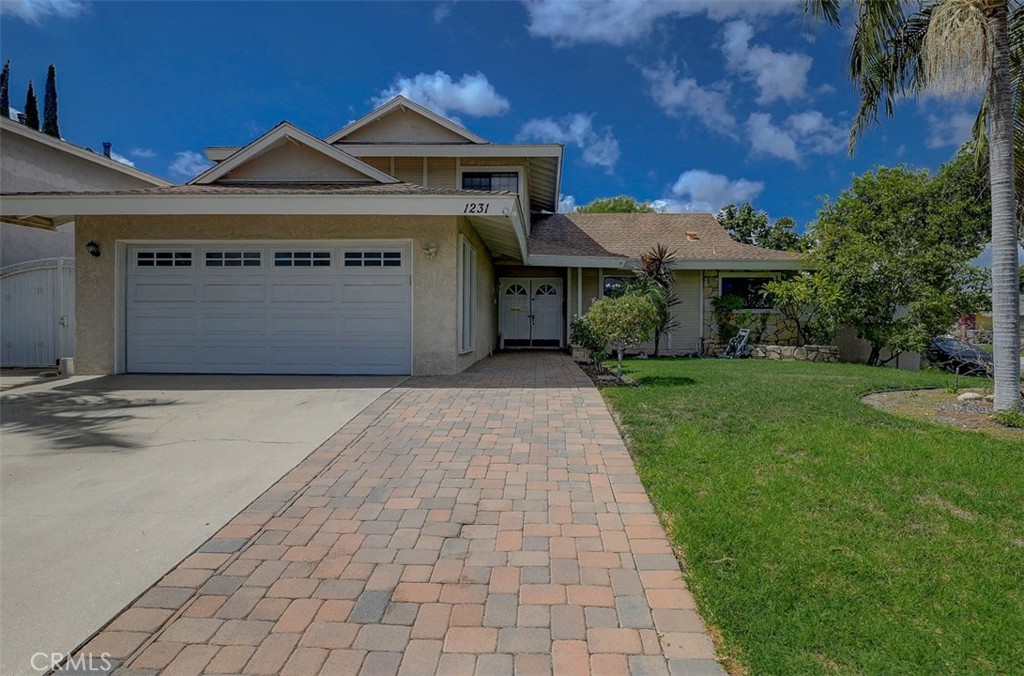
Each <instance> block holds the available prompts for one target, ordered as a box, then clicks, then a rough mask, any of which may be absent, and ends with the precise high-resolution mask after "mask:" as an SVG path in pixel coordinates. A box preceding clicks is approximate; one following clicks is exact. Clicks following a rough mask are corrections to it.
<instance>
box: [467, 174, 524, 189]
mask: <svg viewBox="0 0 1024 676" xmlns="http://www.w3.org/2000/svg"><path fill="white" fill-rule="evenodd" d="M462 189H463V190H485V191H487V192H501V191H505V192H514V193H518V192H519V174H518V173H516V172H514V171H487V172H482V171H467V172H463V174H462Z"/></svg>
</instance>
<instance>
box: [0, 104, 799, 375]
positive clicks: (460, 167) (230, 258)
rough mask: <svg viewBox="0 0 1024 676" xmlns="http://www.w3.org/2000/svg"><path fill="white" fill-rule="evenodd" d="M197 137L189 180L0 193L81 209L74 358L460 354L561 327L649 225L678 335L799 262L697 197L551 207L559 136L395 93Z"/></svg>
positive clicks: (285, 365) (534, 342)
mask: <svg viewBox="0 0 1024 676" xmlns="http://www.w3.org/2000/svg"><path fill="white" fill-rule="evenodd" d="M207 156H208V157H209V159H210V160H211V161H213V162H215V163H216V164H215V165H214V166H213V167H212V168H211V169H209V170H208V171H206V172H205V173H203V174H201V175H200V176H198V177H196V178H195V179H193V180H192V181H191V182H190V183H189V184H188V185H183V186H172V187H157V188H146V189H135V190H132V189H120V190H108V191H105V192H102V193H94V194H86V193H79V194H74V195H61V194H50V195H5V196H4V199H3V201H2V212H3V214H5V215H7V214H21V215H22V218H25V219H31V221H32V222H35V223H50V224H53V225H59V224H60V223H63V222H66V221H68V220H70V219H75V220H76V222H77V223H78V231H77V233H76V242H75V249H76V251H77V252H79V254H80V255H79V264H78V267H77V292H78V300H77V303H78V328H77V340H78V356H77V369H78V372H80V373H115V372H118V373H120V372H125V371H128V372H131V371H139V372H183V373H198V372H221V373H396V374H407V373H411V374H415V375H427V374H450V373H457V372H459V371H461V370H463V369H465V368H466V367H468V366H470V365H471V364H473V363H474V362H476V361H477V360H479V359H482V358H483V357H485V356H487V355H488V354H490V353H491V352H493V351H494V350H495V349H496V348H498V347H507V348H512V347H536V348H541V347H547V348H558V347H564V346H565V345H566V342H567V337H566V333H567V324H568V320H569V318H570V317H571V316H572V315H573V314H577V313H579V312H580V311H581V310H582V311H585V310H586V308H587V307H589V304H590V303H591V302H592V301H593V300H594V299H595V298H598V297H600V296H601V295H603V293H604V290H605V289H606V288H607V289H610V288H612V287H613V286H614V285H616V284H619V283H621V282H622V280H623V278H624V277H626V276H628V275H630V274H631V267H632V264H633V260H634V259H635V257H636V256H638V255H639V254H641V253H642V252H644V251H646V250H647V249H648V248H650V247H651V246H652V245H654V244H656V243H659V242H660V243H662V244H665V245H666V246H668V247H669V248H670V249H676V250H677V252H678V264H677V266H676V267H677V269H678V272H677V287H676V291H677V294H678V295H679V296H680V298H681V299H682V303H681V304H680V305H679V307H678V308H677V309H676V314H677V319H678V321H679V323H680V327H679V328H678V329H677V330H676V331H675V332H674V333H673V336H672V338H671V346H670V347H669V348H668V351H671V352H691V351H693V350H694V349H695V347H696V344H697V342H698V340H699V339H701V338H706V339H712V340H713V338H714V336H713V335H712V331H711V327H713V322H712V321H711V319H710V314H711V310H710V298H711V297H712V296H714V295H718V294H719V293H722V292H723V291H724V292H725V293H737V294H739V295H742V296H744V297H748V298H751V299H752V301H751V302H752V304H756V300H754V299H755V297H756V295H757V294H756V289H757V288H758V287H759V285H760V284H762V283H763V282H764V281H765V280H766V278H771V277H774V276H775V275H777V274H779V272H780V271H785V270H794V269H797V268H798V267H799V265H800V260H799V257H797V256H796V255H794V254H789V253H780V252H774V251H768V250H764V249H759V248H757V247H752V246H747V245H743V244H738V243H736V242H734V241H733V240H732V239H730V238H729V236H728V235H727V234H726V233H725V232H724V230H722V228H721V227H720V226H719V225H718V223H717V222H716V221H715V219H714V218H713V217H712V216H711V215H710V214H632V215H626V214H608V215H584V214H554V213H553V212H554V211H555V209H556V207H557V204H558V195H559V184H560V180H561V172H562V146H561V145H557V144H537V145H519V144H516V145H512V144H494V143H488V142H487V141H485V140H484V139H482V138H480V137H478V136H476V135H475V134H473V133H471V132H469V131H467V130H466V129H463V128H462V127H460V126H458V125H456V124H454V123H453V122H451V121H450V120H447V119H445V118H443V117H441V116H439V115H437V114H435V113H433V112H431V111H429V110H427V109H425V108H423V107H422V106H420V105H418V104H416V103H413V102H411V101H409V100H407V99H405V98H402V97H398V98H395V99H393V100H392V101H390V102H388V103H386V104H384V105H383V106H380V107H379V108H377V109H376V110H374V111H372V112H371V113H370V114H368V115H366V116H365V117H363V118H361V119H359V120H357V121H355V122H352V123H351V124H349V125H347V126H345V127H344V128H343V129H341V130H340V131H338V132H336V133H334V134H332V135H330V136H328V137H327V138H326V139H319V138H316V137H314V136H312V135H310V134H308V133H306V132H304V131H302V130H301V129H298V128H296V127H295V126H293V125H291V124H289V123H287V122H282V123H281V124H279V125H277V126H276V127H274V128H273V129H272V130H270V131H269V132H267V133H266V134H264V135H263V136H261V137H260V138H258V139H256V140H255V141H253V142H252V143H250V144H249V145H247V146H244V147H237V148H236V147H214V148H209V149H207ZM87 246H90V247H91V248H92V249H93V251H95V253H96V254H98V255H92V256H89V255H81V254H82V252H84V251H85V249H86V247H87ZM754 311H755V312H771V311H770V310H766V309H764V308H760V307H757V308H754Z"/></svg>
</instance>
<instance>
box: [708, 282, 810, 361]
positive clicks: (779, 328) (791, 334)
mask: <svg viewBox="0 0 1024 676" xmlns="http://www.w3.org/2000/svg"><path fill="white" fill-rule="evenodd" d="M718 275H719V273H718V271H717V270H705V271H704V339H705V345H706V347H705V349H710V348H709V346H710V345H711V344H715V343H718V342H720V341H719V338H718V322H717V321H716V319H715V306H714V304H713V303H712V300H713V299H714V298H715V297H716V296H717V295H718ZM767 315H768V321H767V325H766V326H765V330H764V332H763V333H762V334H761V335H760V336H758V335H757V333H758V331H759V329H760V318H761V317H762V316H764V313H761V312H758V313H754V314H751V315H750V317H751V318H752V319H753V320H754V323H753V325H752V326H749V327H748V326H740V328H750V329H751V332H750V333H751V335H750V338H751V342H754V343H768V344H771V345H788V346H796V345H797V342H798V337H799V336H798V335H797V331H796V325H795V324H794V323H793V322H792V321H791V320H789V319H786V318H785V317H783V316H782V315H781V314H780V313H778V312H775V311H774V310H772V311H769V312H768V313H767Z"/></svg>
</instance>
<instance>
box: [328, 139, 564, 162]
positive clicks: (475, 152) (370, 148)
mask: <svg viewBox="0 0 1024 676" xmlns="http://www.w3.org/2000/svg"><path fill="white" fill-rule="evenodd" d="M334 147H335V148H341V149H342V150H344V151H345V152H347V153H349V154H351V155H355V156H358V157H552V158H555V159H560V158H561V157H562V152H563V148H564V147H563V145H562V144H561V143H530V144H516V143H509V144H497V143H488V144H486V145H473V144H461V143H417V144H411V143H393V144H388V143H336V144H335V145H334Z"/></svg>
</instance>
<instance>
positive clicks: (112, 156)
mask: <svg viewBox="0 0 1024 676" xmlns="http://www.w3.org/2000/svg"><path fill="white" fill-rule="evenodd" d="M110 159H112V160H114V161H115V162H120V163H121V164H127V165H128V166H129V167H134V166H135V163H134V162H132V161H131V160H129V159H128V158H127V157H125V156H124V155H122V154H121V153H115V152H113V151H111V153H110Z"/></svg>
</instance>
